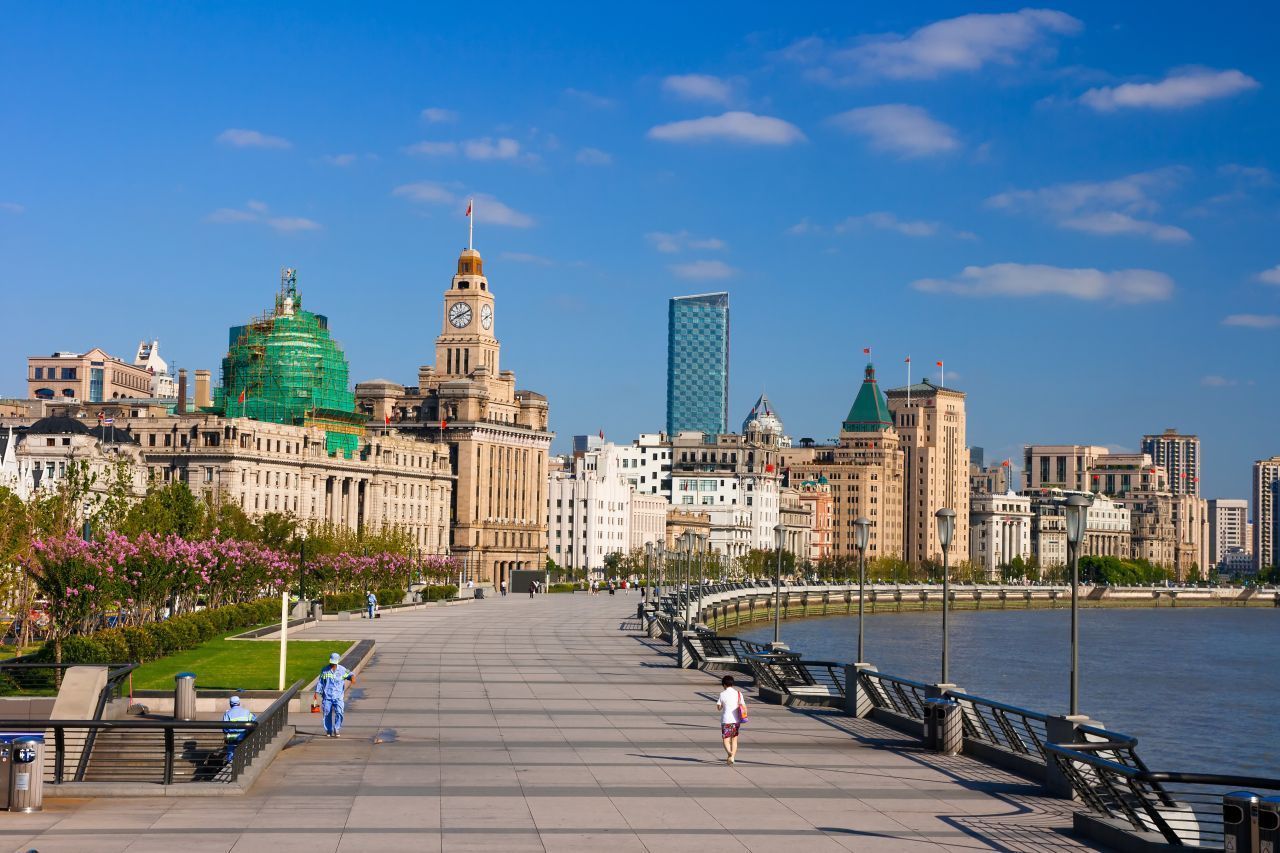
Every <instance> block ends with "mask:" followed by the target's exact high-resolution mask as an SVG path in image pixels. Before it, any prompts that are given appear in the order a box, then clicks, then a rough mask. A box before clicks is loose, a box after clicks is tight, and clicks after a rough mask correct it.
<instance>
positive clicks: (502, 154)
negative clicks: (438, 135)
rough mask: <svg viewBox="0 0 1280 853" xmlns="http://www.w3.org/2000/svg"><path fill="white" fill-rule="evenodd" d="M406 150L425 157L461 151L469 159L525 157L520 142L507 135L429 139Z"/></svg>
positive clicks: (528, 156)
mask: <svg viewBox="0 0 1280 853" xmlns="http://www.w3.org/2000/svg"><path fill="white" fill-rule="evenodd" d="M405 150H406V151H407V152H408V153H410V154H419V155H422V156H424V157H452V156H454V155H456V154H459V153H461V154H462V156H464V157H466V158H467V159H468V160H516V159H524V158H521V155H520V143H519V142H517V141H516V140H514V139H508V138H506V137H502V138H499V139H493V138H491V137H488V136H485V137H481V138H479V139H466V140H463V141H462V142H451V141H448V140H427V141H425V142H417V143H414V144H413V145H410V146H409V147H408V148H406V149H405ZM530 157H532V155H525V158H530Z"/></svg>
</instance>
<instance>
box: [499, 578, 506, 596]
mask: <svg viewBox="0 0 1280 853" xmlns="http://www.w3.org/2000/svg"><path fill="white" fill-rule="evenodd" d="M499 586H500V588H501V590H502V597H503V598H506V597H507V579H506V578H503V579H502V583H501V584H500V585H499Z"/></svg>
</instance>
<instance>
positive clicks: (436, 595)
mask: <svg viewBox="0 0 1280 853" xmlns="http://www.w3.org/2000/svg"><path fill="white" fill-rule="evenodd" d="M418 596H419V597H420V598H421V599H422V600H423V601H445V600H447V599H450V598H457V596H458V588H457V587H456V586H454V585H453V584H442V585H440V586H424V587H423V588H422V589H420V590H418Z"/></svg>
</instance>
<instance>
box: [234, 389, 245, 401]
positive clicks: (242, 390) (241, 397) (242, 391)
mask: <svg viewBox="0 0 1280 853" xmlns="http://www.w3.org/2000/svg"><path fill="white" fill-rule="evenodd" d="M246 390H247V389H245V388H241V389H240V398H239V399H238V400H236V402H237V403H243V402H244V392H245V391H246Z"/></svg>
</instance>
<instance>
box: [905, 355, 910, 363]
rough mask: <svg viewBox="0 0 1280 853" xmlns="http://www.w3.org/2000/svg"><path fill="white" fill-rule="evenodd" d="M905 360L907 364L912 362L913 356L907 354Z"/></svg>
mask: <svg viewBox="0 0 1280 853" xmlns="http://www.w3.org/2000/svg"><path fill="white" fill-rule="evenodd" d="M903 361H904V362H905V363H907V364H910V363H911V356H907V357H906V358H904V359H903Z"/></svg>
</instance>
